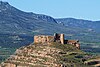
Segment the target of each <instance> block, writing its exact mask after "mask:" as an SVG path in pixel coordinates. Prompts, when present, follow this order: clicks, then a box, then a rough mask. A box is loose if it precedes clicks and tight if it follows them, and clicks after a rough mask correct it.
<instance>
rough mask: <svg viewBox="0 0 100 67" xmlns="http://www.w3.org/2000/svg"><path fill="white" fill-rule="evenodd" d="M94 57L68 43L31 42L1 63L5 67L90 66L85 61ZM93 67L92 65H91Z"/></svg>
mask: <svg viewBox="0 0 100 67" xmlns="http://www.w3.org/2000/svg"><path fill="white" fill-rule="evenodd" d="M89 59H93V56H92V55H89V54H86V53H85V52H83V51H81V50H79V49H77V48H76V47H74V46H72V45H68V44H64V45H62V44H59V43H52V45H50V46H47V45H43V44H41V43H40V44H34V45H33V44H31V45H29V46H24V47H21V48H19V49H17V50H16V52H15V54H14V55H12V56H10V57H9V58H8V59H7V60H6V61H5V62H3V63H2V64H1V66H4V67H19V66H20V67H90V66H89V65H88V64H84V62H86V61H88V60H89ZM91 67H92V66H91Z"/></svg>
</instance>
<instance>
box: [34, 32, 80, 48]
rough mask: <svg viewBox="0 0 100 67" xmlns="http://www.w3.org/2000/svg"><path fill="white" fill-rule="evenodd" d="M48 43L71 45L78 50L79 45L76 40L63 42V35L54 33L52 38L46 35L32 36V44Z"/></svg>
mask: <svg viewBox="0 0 100 67" xmlns="http://www.w3.org/2000/svg"><path fill="white" fill-rule="evenodd" d="M50 42H58V43H61V44H71V45H74V46H75V47H77V48H78V49H80V44H79V41H78V40H65V39H64V34H57V33H55V34H54V36H48V35H37V36H34V43H50Z"/></svg>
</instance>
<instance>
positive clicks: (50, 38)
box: [34, 35, 54, 43]
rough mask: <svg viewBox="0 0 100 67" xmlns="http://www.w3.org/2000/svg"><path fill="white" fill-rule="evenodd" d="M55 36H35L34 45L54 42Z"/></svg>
mask: <svg viewBox="0 0 100 67" xmlns="http://www.w3.org/2000/svg"><path fill="white" fill-rule="evenodd" d="M53 40H54V36H45V35H38V36H34V43H45V42H53Z"/></svg>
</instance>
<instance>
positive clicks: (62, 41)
mask: <svg viewBox="0 0 100 67" xmlns="http://www.w3.org/2000/svg"><path fill="white" fill-rule="evenodd" d="M60 41H61V44H64V34H60Z"/></svg>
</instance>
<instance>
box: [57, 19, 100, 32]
mask: <svg viewBox="0 0 100 67" xmlns="http://www.w3.org/2000/svg"><path fill="white" fill-rule="evenodd" d="M56 21H57V23H58V24H61V25H64V26H66V27H75V28H83V29H87V30H89V31H96V32H100V30H99V29H100V21H90V20H83V19H75V18H59V19H56Z"/></svg>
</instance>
